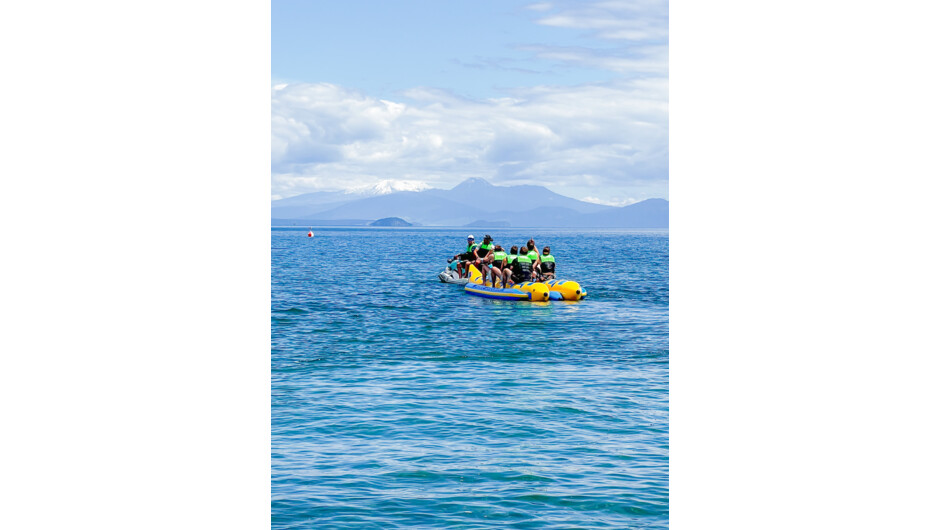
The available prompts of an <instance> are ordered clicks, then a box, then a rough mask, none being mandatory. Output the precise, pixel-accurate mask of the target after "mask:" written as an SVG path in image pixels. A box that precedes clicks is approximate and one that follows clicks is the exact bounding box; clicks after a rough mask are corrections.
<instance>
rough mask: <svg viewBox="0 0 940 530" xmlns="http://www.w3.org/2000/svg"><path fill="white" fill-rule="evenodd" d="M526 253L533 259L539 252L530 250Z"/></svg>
mask: <svg viewBox="0 0 940 530" xmlns="http://www.w3.org/2000/svg"><path fill="white" fill-rule="evenodd" d="M526 255H527V256H529V259H530V260H532V261H535V260H536V259H537V258H538V257H539V253H538V252H536V251H534V250H530V251H529V253H528V254H526Z"/></svg>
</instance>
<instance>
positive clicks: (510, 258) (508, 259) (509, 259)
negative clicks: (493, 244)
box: [506, 254, 519, 265]
mask: <svg viewBox="0 0 940 530" xmlns="http://www.w3.org/2000/svg"><path fill="white" fill-rule="evenodd" d="M518 257H519V254H506V263H507V264H508V265H512V262H514V261H516V258H518Z"/></svg>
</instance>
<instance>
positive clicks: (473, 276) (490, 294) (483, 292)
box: [464, 265, 549, 302]
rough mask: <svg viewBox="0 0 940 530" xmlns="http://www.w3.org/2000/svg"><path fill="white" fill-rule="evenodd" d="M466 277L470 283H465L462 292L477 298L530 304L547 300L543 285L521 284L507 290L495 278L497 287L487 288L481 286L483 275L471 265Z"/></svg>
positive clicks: (547, 293) (545, 287)
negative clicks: (522, 301)
mask: <svg viewBox="0 0 940 530" xmlns="http://www.w3.org/2000/svg"><path fill="white" fill-rule="evenodd" d="M468 276H469V278H470V281H468V282H467V285H466V286H465V287H464V290H465V291H466V292H468V293H470V294H475V295H477V296H483V297H485V298H497V299H502V300H529V301H532V302H545V301H548V299H549V291H548V286H547V285H545V284H544V283H537V282H523V283H517V284H515V285H513V286H512V287H509V288H503V283H502V281H501V280H500V279H499V278H497V280H496V285H498V286H499V287H495V288H494V287H489V286H487V285H484V284H483V273H482V272H480V271H479V269H477V268H476V267H475V266H473V265H470V269H469V275H468ZM520 291H521V293H520Z"/></svg>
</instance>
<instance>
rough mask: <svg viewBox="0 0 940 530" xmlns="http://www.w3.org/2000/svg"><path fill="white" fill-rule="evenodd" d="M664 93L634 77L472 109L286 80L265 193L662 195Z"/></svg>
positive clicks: (425, 96) (276, 96)
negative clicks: (657, 186) (384, 189)
mask: <svg viewBox="0 0 940 530" xmlns="http://www.w3.org/2000/svg"><path fill="white" fill-rule="evenodd" d="M666 90H667V87H666V84H665V82H664V80H633V81H623V82H618V83H611V84H605V85H584V86H576V87H536V88H532V89H518V90H516V91H515V92H514V93H513V97H511V98H499V99H492V100H484V101H475V100H467V99H462V98H459V97H456V96H454V95H452V94H449V93H446V92H441V91H433V90H425V89H416V90H413V91H410V92H408V94H407V95H408V97H409V99H411V100H412V101H409V102H405V101H400V102H394V101H388V100H380V99H376V98H371V97H369V96H366V95H363V94H360V93H358V92H356V91H354V90H349V89H346V88H343V87H340V86H336V85H330V84H324V83H317V84H302V83H297V84H289V85H287V86H284V87H283V88H281V89H279V90H275V91H273V93H272V134H273V138H272V143H271V145H272V148H271V159H272V194H274V195H277V196H282V197H288V196H291V195H296V194H299V193H304V192H308V191H315V190H325V189H334V190H335V189H352V188H361V187H367V186H372V185H375V184H376V183H378V182H379V181H383V180H390V181H416V182H420V183H423V184H425V185H430V186H433V187H451V186H454V185H456V184H457V183H459V182H460V181H462V180H464V179H466V178H469V177H484V178H487V179H489V180H490V181H492V182H494V183H502V184H522V183H529V184H542V185H546V186H549V187H550V188H551V189H553V190H555V191H558V192H559V193H563V192H564V191H563V190H564V188H566V187H572V186H583V185H584V184H585V183H586V182H591V183H592V185H596V186H602V187H603V186H625V185H629V184H630V183H631V182H636V183H640V182H642V185H643V186H646V187H649V185H650V184H652V183H655V182H659V183H661V184H662V188H663V193H664V194H665V187H666V185H665V183H666V138H667V130H666V128H667V108H666V103H665V101H666V100H665V92H666ZM586 175H587V176H586Z"/></svg>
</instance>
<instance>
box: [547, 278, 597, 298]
mask: <svg viewBox="0 0 940 530" xmlns="http://www.w3.org/2000/svg"><path fill="white" fill-rule="evenodd" d="M545 285H547V286H548V290H549V291H554V292H556V293H559V294H561V296H562V298H563V299H565V300H581V299H583V298H584V297H585V296H587V291H585V290H584V289H582V288H581V285H580V284H578V282H573V281H570V280H549V281H547V282H545Z"/></svg>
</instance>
